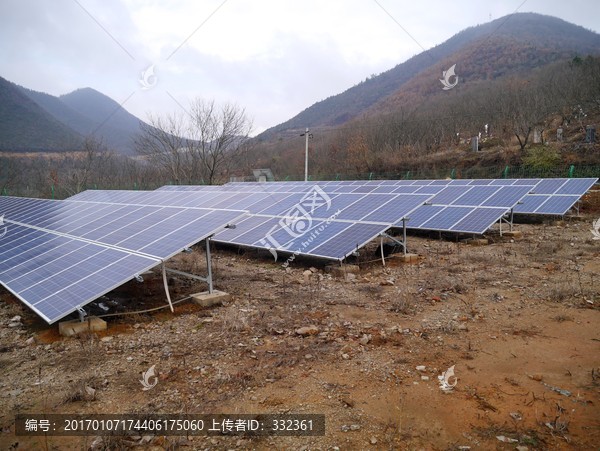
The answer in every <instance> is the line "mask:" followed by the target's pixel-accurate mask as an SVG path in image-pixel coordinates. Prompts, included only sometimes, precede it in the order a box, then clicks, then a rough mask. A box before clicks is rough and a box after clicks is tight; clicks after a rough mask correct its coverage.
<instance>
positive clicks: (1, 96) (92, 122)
mask: <svg viewBox="0 0 600 451" xmlns="http://www.w3.org/2000/svg"><path fill="white" fill-rule="evenodd" d="M0 100H2V102H0V150H4V151H14V152H25V151H72V150H77V149H78V147H79V146H80V145H81V143H82V142H83V140H84V138H85V137H88V136H91V137H95V138H96V139H99V140H102V142H103V144H105V145H106V146H107V147H108V148H109V149H113V150H115V151H117V152H118V153H120V154H123V155H133V154H134V150H133V140H134V138H135V136H136V135H137V134H138V133H139V131H140V123H141V121H140V119H138V118H137V117H135V116H134V115H132V114H130V113H128V112H127V111H126V110H125V109H124V108H123V107H121V106H120V105H119V104H118V103H117V102H115V101H114V100H112V99H111V98H110V97H107V96H105V95H104V94H102V93H100V92H98V91H96V90H94V89H92V88H83V89H78V90H76V91H73V92H71V93H69V94H64V95H61V96H60V97H56V96H53V95H50V94H46V93H43V92H38V91H33V90H31V89H27V88H24V87H22V86H19V85H17V84H14V83H12V82H9V81H8V80H5V79H3V78H2V77H0Z"/></svg>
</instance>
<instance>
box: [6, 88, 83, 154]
mask: <svg viewBox="0 0 600 451" xmlns="http://www.w3.org/2000/svg"><path fill="white" fill-rule="evenodd" d="M82 140H83V137H82V136H81V135H80V134H79V133H77V132H76V131H74V130H73V129H72V128H70V127H68V126H67V125H65V124H64V123H63V122H62V121H60V120H58V119H57V118H56V117H54V116H53V115H52V114H50V113H49V112H48V111H46V109H44V108H43V107H42V106H40V105H39V104H38V103H36V102H35V100H33V99H31V98H30V97H28V96H27V95H26V94H25V93H24V92H22V90H21V88H20V86H18V85H16V84H14V83H11V82H9V81H8V80H5V79H4V78H2V77H0V150H4V151H17V152H19V151H44V150H47V151H57V150H59V151H62V150H74V149H75V148H76V147H77V146H78V145H79V144H80V143H81V142H82Z"/></svg>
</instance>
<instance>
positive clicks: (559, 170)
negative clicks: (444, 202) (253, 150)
mask: <svg viewBox="0 0 600 451" xmlns="http://www.w3.org/2000/svg"><path fill="white" fill-rule="evenodd" d="M553 177H561V178H573V177H598V178H600V165H563V166H559V167H554V168H532V167H529V166H493V167H472V168H463V169H453V168H439V169H438V168H432V169H426V170H406V171H393V172H363V173H354V174H317V175H311V176H309V180H311V181H321V180H416V179H448V178H451V179H492V178H493V179H498V178H553ZM276 180H277V181H298V180H304V174H302V175H288V176H284V177H276ZM164 184H175V183H170V182H168V181H166V183H162V182H155V181H139V182H132V183H131V184H130V185H128V186H127V185H120V186H115V185H107V186H101V185H98V184H95V185H91V186H88V187H87V188H86V189H124V190H153V189H156V188H158V187H160V186H162V185H164ZM193 184H198V185H203V184H204V183H203V182H200V181H199V182H193V183H190V185H193ZM82 191H83V189H82ZM73 194H75V193H73V192H72V191H67V190H65V189H64V188H61V187H56V186H54V185H47V186H44V187H40V186H39V185H38V186H36V187H33V186H17V187H13V188H3V189H2V192H0V195H3V196H24V197H45V198H49V199H64V198H67V197H69V196H71V195H73Z"/></svg>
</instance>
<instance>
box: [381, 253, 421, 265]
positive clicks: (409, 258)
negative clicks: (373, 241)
mask: <svg viewBox="0 0 600 451" xmlns="http://www.w3.org/2000/svg"><path fill="white" fill-rule="evenodd" d="M390 257H393V258H394V260H396V261H400V262H402V263H416V262H418V261H419V255H418V254H393V255H390ZM388 258H389V257H388Z"/></svg>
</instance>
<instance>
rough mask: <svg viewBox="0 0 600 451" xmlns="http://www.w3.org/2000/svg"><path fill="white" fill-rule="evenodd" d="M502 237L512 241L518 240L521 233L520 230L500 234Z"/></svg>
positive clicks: (521, 236)
mask: <svg viewBox="0 0 600 451" xmlns="http://www.w3.org/2000/svg"><path fill="white" fill-rule="evenodd" d="M502 236H505V237H507V238H512V239H514V240H520V239H521V238H523V232H521V231H520V230H513V231H512V232H502Z"/></svg>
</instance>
